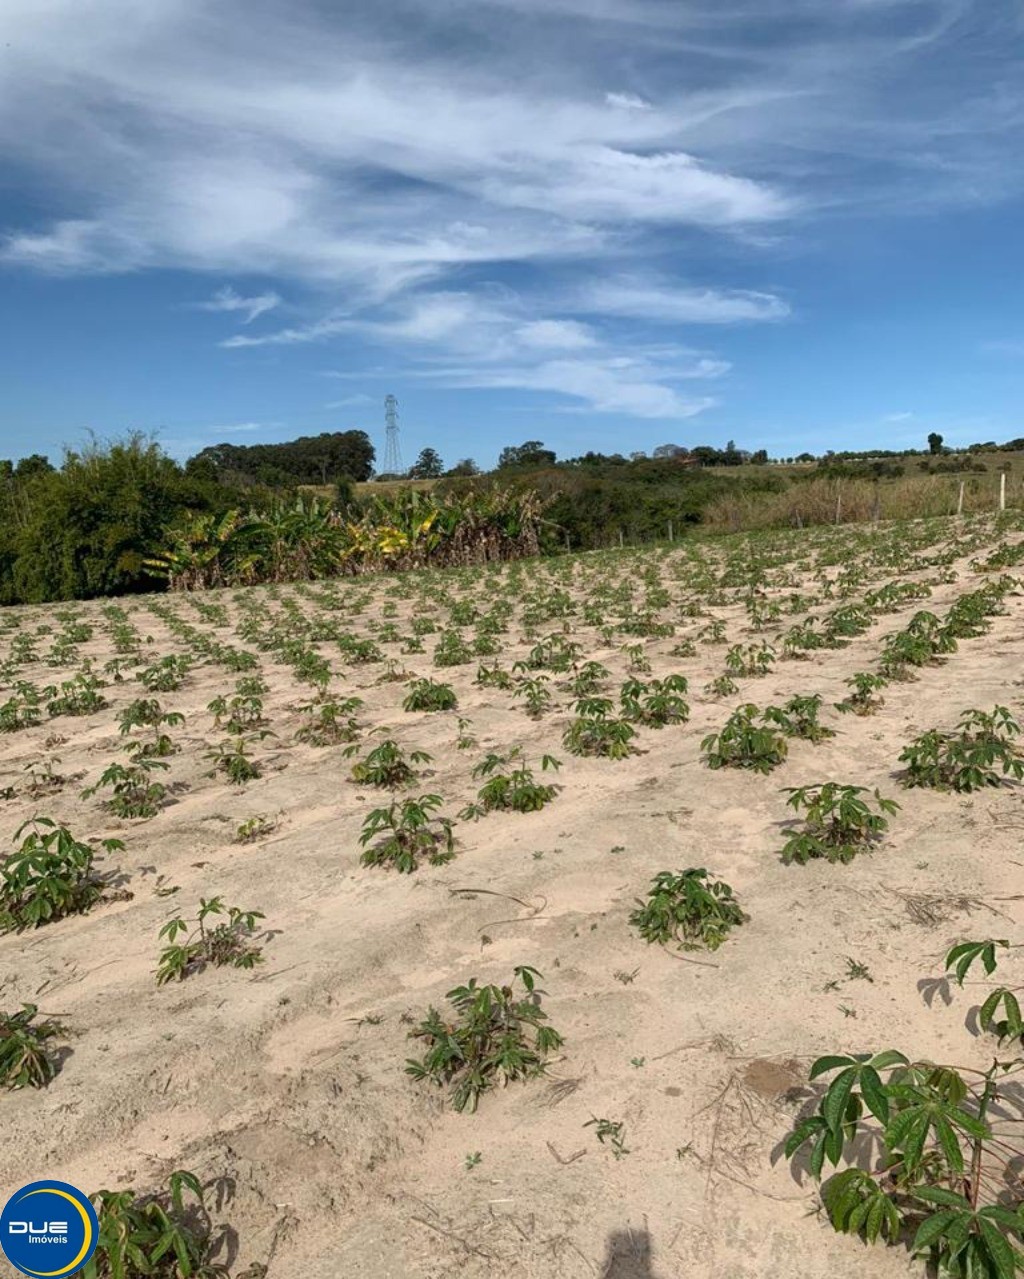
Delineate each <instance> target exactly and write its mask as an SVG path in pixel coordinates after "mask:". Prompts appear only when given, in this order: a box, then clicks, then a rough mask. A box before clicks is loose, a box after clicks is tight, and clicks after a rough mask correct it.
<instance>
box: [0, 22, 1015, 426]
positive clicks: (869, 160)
mask: <svg viewBox="0 0 1024 1279" xmlns="http://www.w3.org/2000/svg"><path fill="white" fill-rule="evenodd" d="M421 7H422V6H421ZM414 8H415V6H414ZM82 9H83V6H82V4H81V0H5V3H4V44H5V45H8V46H9V50H8V52H10V53H11V56H8V57H5V59H4V74H3V77H2V79H0V162H2V163H4V165H5V171H7V172H11V173H17V175H18V180H19V184H20V183H23V184H24V186H25V191H26V197H27V198H26V199H25V201H24V207H25V208H28V209H33V210H35V209H42V210H44V213H43V214H42V215H31V216H30V215H25V217H24V218H23V220H22V221H21V223H15V224H13V225H12V224H11V223H10V222H8V225H7V226H6V228H5V232H4V234H3V235H0V265H6V266H8V267H19V268H22V269H26V270H33V271H39V272H49V273H51V274H54V273H56V274H59V273H65V274H67V273H76V272H124V271H140V270H147V269H179V270H187V271H192V272H197V273H204V274H205V276H207V277H212V279H213V281H214V282H215V283H218V282H219V281H221V280H224V279H238V280H243V279H251V278H257V279H260V280H268V281H273V283H274V286H275V287H274V288H273V289H271V288H270V286H269V284H268V286H267V288H266V289H265V290H262V289H261V291H260V292H259V293H257V294H254V295H253V296H251V297H249V296H244V295H242V294H239V293H238V292H237V291H236V290H235V289H234V288H231V287H227V288H222V289H220V290H219V291H218V292H217V293H215V294H214V295H213V297H212V298H211V299H209V300H208V301H206V302H204V303H201V304H200V305H201V306H202V307H203V309H206V310H210V311H216V312H223V313H224V314H226V315H233V316H235V317H237V319H238V320H239V322H240V328H241V329H242V330H243V331H241V332H236V333H234V334H232V335H230V336H228V337H227V338H226V339H225V341H224V342H223V343H222V346H224V347H225V348H227V349H229V350H236V351H241V350H244V349H246V348H256V347H262V346H274V347H279V348H282V349H287V348H291V347H301V346H305V345H309V344H313V343H332V344H337V345H343V344H345V343H348V342H352V343H359V344H372V345H376V346H380V347H383V348H385V349H386V350H387V352H388V357H387V358H388V361H389V367H398V368H401V367H402V365H403V364H404V363H406V362H407V361H408V363H409V367H411V369H412V371H413V374H414V375H417V376H428V375H429V376H439V375H440V373H441V371H442V370H443V368H444V367H445V366H447V367H448V368H449V369H451V368H458V369H462V370H464V376H465V377H470V378H473V377H475V378H478V379H484V380H485V381H486V380H487V379H490V380H489V381H487V384H488V385H499V384H501V383H499V382H497V381H496V380H495V379H498V378H501V377H504V378H505V379H507V381H506V383H504V384H505V385H508V386H510V387H511V386H515V387H520V388H523V389H531V390H537V391H542V392H545V393H548V394H555V395H562V396H566V397H570V398H571V399H572V400H573V401H574V402H576V403H579V404H583V405H587V406H589V407H591V408H592V409H593V410H594V411H598V412H622V413H632V414H635V415H637V416H659V415H664V416H673V415H674V416H685V415H686V414H688V413H692V412H699V411H700V410H701V408H703V407H707V403H708V401H707V399H706V398H701V397H697V398H694V399H690V398H688V397H687V396H685V395H684V394H683V393H682V392H681V391H680V390H679V389H678V388H679V384H680V382H681V381H683V380H685V379H692V378H702V377H703V378H711V377H720V376H722V375H723V374H724V373H725V371H726V370H727V368H728V365H727V362H726V361H725V360H723V359H721V358H720V357H719V356H718V355H717V354H716V353H714V352H706V351H699V352H694V351H683V350H681V349H679V350H676V351H675V352H674V353H673V352H672V351H671V350H669V349H667V348H666V349H664V350H655V349H654V348H652V346H651V341H652V338H651V328H652V327H653V326H680V325H691V324H692V325H719V326H726V325H733V324H745V323H755V322H772V321H780V320H784V319H786V317H787V316H789V315H790V313H791V307H790V303H789V302H788V301H787V299H786V298H785V297H784V296H781V295H780V294H779V293H778V292H775V291H767V290H755V289H744V288H737V287H731V286H733V285H735V283H736V282H737V280H738V281H739V282H740V283H743V277H738V276H737V273H736V271H737V262H738V261H739V262H743V263H746V264H749V263H750V262H751V261H754V262H756V263H760V262H761V261H762V260H763V256H762V255H764V254H765V253H768V252H770V251H771V248H772V246H773V245H775V244H776V243H778V240H779V238H780V237H783V236H793V239H794V241H795V239H796V237H795V235H794V232H795V231H798V230H800V229H801V225H802V223H803V222H804V221H805V220H808V219H810V218H812V217H814V216H816V215H817V214H819V213H820V212H822V211H823V210H827V209H833V208H837V209H843V210H849V209H851V208H855V209H857V210H860V211H863V210H865V209H868V210H870V211H871V212H873V213H874V212H885V213H889V214H893V213H895V212H897V211H898V212H899V215H900V216H903V211H904V210H907V209H911V210H913V209H918V208H920V207H922V206H928V207H934V206H936V205H942V204H947V205H948V204H953V205H955V204H958V203H963V202H970V203H986V202H991V201H992V200H994V199H996V198H1000V197H1001V196H1003V195H1005V194H1006V193H1008V192H1012V191H1016V190H1018V189H1019V187H1020V184H1021V181H1022V170H1021V166H1020V165H1019V164H1017V163H1016V150H1015V148H1016V138H1017V132H1018V130H1019V122H1020V119H1021V118H1022V117H1024V86H1022V84H1021V82H1020V79H1019V77H1017V78H1014V77H1013V75H1012V74H1010V72H1012V70H1013V69H1014V67H1013V64H1012V61H1010V60H1009V59H1010V58H1011V57H1012V55H1011V54H1009V53H1008V50H1011V49H1012V48H1013V47H1014V37H1016V36H1017V35H1019V33H1018V32H1017V31H1016V28H1015V26H1014V20H1013V19H1012V18H1011V15H1010V13H1009V9H1010V5H1009V0H1006V2H1005V3H1004V2H1003V0H999V2H998V3H990V4H989V5H987V6H984V7H983V6H981V5H980V4H979V3H977V2H976V0H906V3H902V2H901V0H886V2H885V3H883V2H882V0H836V3H834V4H833V5H831V6H827V5H822V4H821V3H820V0H787V3H785V4H783V3H770V4H765V3H763V0H762V2H761V3H758V2H757V0H687V3H686V4H672V3H664V2H663V0H479V3H478V4H477V5H474V6H467V5H465V4H464V3H462V0H437V3H435V4H433V5H431V6H430V7H429V11H430V21H429V22H427V21H423V22H419V21H417V22H405V21H404V20H403V18H402V14H401V12H400V11H399V10H396V9H395V7H394V6H388V5H381V4H380V3H379V0H372V2H371V0H349V3H347V4H346V5H345V6H342V7H341V8H339V7H338V6H330V5H323V4H318V3H315V2H314V0H261V3H260V4H258V5H256V6H250V5H245V4H243V3H242V0H217V3H211V0H145V3H143V4H139V3H138V2H137V0H88V3H87V5H86V6H85V9H86V14H85V18H86V19H87V20H83V12H82ZM496 10H508V11H509V13H506V14H505V15H504V16H503V17H501V19H500V22H501V31H502V39H501V40H500V41H496V40H495V38H494V36H495V26H494V23H495V21H496V12H495V11H496ZM968 13H969V14H970V15H971V22H972V25H971V39H972V46H971V47H972V58H971V60H969V62H967V63H965V62H964V60H963V58H962V50H961V46H960V45H959V43H958V42H957V41H956V40H955V39H954V38H953V37H954V36H955V35H956V34H957V32H958V27H957V23H958V21H960V19H961V18H962V17H963V15H965V14H968ZM510 14H511V15H516V14H518V16H519V19H520V20H512V17H510ZM897 19H898V21H897ZM453 37H457V38H453ZM567 49H571V51H572V56H571V57H567V55H566V50H567ZM12 51H13V52H12ZM609 85H613V86H619V87H618V88H616V89H614V90H609V89H608V86H609ZM626 85H629V86H636V88H635V89H631V88H626V87H625V86H626ZM641 89H642V92H640V91H638V90H641ZM740 241H742V258H737V256H736V254H735V249H736V245H737V243H738V242H740ZM708 246H711V247H712V249H713V251H712V252H710V253H709V252H707V251H706V250H707V249H708ZM726 259H728V266H729V270H728V275H727V276H725V277H724V278H726V279H727V280H728V284H729V286H727V285H726V284H724V283H721V282H718V281H716V279H715V277H714V275H713V272H714V265H715V263H717V262H722V261H725V260H726ZM749 269H751V271H752V274H753V275H754V277H755V278H763V277H764V274H765V272H764V268H763V267H762V266H761V265H757V266H756V267H754V268H749ZM496 278H498V279H500V280H502V281H503V282H505V285H507V284H508V282H509V281H513V282H514V291H513V290H512V289H511V288H506V289H499V288H497V287H496V286H495V285H494V283H493V281H494V280H495V279H496ZM694 278H700V279H702V280H705V279H708V280H710V282H709V283H708V284H707V285H694V284H693V283H692V282H690V281H692V280H693V279H694ZM722 278H723V277H719V281H720V280H721V279H722ZM581 280H589V281H590V282H589V283H586V284H581V283H580V281H581ZM212 287H213V285H208V284H204V285H203V286H202V290H203V291H206V290H208V289H210V288H212ZM278 290H281V291H282V292H284V291H285V290H287V296H288V297H289V299H290V301H292V300H294V311H293V312H292V313H291V314H290V315H289V320H290V323H288V324H287V325H286V326H285V325H283V326H282V327H280V328H277V329H276V330H275V331H272V332H267V333H255V332H252V331H251V330H250V328H249V326H250V325H252V324H253V322H254V321H255V320H256V319H258V318H260V317H261V316H265V315H266V314H268V313H269V312H271V311H273V310H274V309H275V308H277V307H278V306H279V305H280V301H281V294H280V292H279V291H278ZM201 295H202V294H201V293H197V294H196V296H201ZM371 375H372V374H371V373H370V372H369V371H367V370H365V369H353V370H351V371H350V372H346V374H345V376H347V377H360V376H371ZM612 406H617V407H612Z"/></svg>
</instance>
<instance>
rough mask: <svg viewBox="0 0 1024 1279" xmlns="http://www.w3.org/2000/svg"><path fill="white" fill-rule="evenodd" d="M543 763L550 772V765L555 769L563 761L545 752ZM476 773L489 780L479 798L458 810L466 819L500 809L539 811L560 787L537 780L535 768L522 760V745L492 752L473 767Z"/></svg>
mask: <svg viewBox="0 0 1024 1279" xmlns="http://www.w3.org/2000/svg"><path fill="white" fill-rule="evenodd" d="M540 766H541V769H542V770H543V771H544V772H547V771H548V770H549V769H550V770H553V771H556V770H557V769H559V768H561V767H562V764H561V761H560V760H557V759H555V758H554V757H553V756H552V755H544V756H542V757H541V761H540ZM473 776H474V777H476V778H481V777H486V778H487V781H486V782H484V784H483V786H481V787H480V790H479V792H478V793H477V802H476V803H475V804H470V805H469V806H468V807H466V808H464V809H463V810H462V812H461V813H459V817H460V818H462V819H463V820H465V819H467V818H477V817H482V816H483V815H484V814H485V813H493V812H496V811H499V810H508V811H511V812H515V813H537V812H539V811H540V810H541V809H542V808H543V807H544V805H545V804H549V803H550V802H551V800H553V799H554V798H555V796H556V795H557V794H558V790H559V788H558V786H556V785H554V784H552V783H545V782H538V781H537V779H536V778H535V776H534V773H533V769H532V768H530V766H529V765H528V764H527V763H526V762H525V761H524V760H523V752H522V749H521V748H520V747H518V746H516V747H514V748H513V749H512V750H511V751H509V752H508V753H507V754H504V755H499V754H495V753H493V752H492V753H491V754H490V755H488V756H487V758H486V759H484V760H481V762H480V763H479V764H477V766H476V767H475V768H474V769H473Z"/></svg>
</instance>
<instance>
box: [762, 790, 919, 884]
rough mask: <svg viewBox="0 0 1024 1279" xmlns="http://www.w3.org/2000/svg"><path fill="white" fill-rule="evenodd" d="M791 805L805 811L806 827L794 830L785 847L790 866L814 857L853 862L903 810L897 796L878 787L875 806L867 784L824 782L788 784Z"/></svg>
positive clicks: (799, 810)
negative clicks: (887, 795) (894, 816)
mask: <svg viewBox="0 0 1024 1279" xmlns="http://www.w3.org/2000/svg"><path fill="white" fill-rule="evenodd" d="M785 789H786V793H787V794H788V795H789V799H788V800H787V801H786V802H787V804H788V805H789V807H790V808H793V809H795V810H796V811H797V812H798V813H803V815H804V817H803V829H801V830H797V831H794V832H793V833H792V834H791V835H790V837H789V839H787V840H786V843H785V844H784V845H783V848H782V860H783V862H784V863H786V864H787V865H788V864H789V863H790V862H797V863H799V864H800V865H801V866H803V865H806V863H807V862H809V861H811V860H813V859H814V858H824V859H825V860H826V861H830V862H850V861H852V860H853V859H854V857H856V856H857V854H858V853H863V852H867V851H869V850H870V849H871V848H872V846H873V845H874V844H876V843H877V842H878V841H879V840H880V839H881V838H882V836H883V835H884V834H885V832H886V831H887V830H888V829H889V820H888V819H889V817H891V816H892V815H893V814H894V813H896V812H898V811H899V807H900V806H899V804H897V803H896V801H895V800H894V799H886V798H884V797H883V796H882V795H880V794H879V792H878V791H877V790H876V791H875V792H874V808H873V807H872V804H871V801H870V799H865V798H864V796H865V795H868V794H869V791H868V789H867V787H865V786H844V785H842V784H841V783H840V782H822V783H820V784H818V785H816V786H787V787H786V788H785Z"/></svg>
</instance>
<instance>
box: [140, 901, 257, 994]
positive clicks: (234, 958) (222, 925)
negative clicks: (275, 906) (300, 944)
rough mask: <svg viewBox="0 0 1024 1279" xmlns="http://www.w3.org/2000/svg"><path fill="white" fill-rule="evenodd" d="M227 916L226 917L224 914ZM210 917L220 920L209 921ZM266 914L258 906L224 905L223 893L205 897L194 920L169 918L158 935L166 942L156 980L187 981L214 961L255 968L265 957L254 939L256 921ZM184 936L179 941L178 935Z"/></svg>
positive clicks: (216, 965) (218, 965) (215, 964)
mask: <svg viewBox="0 0 1024 1279" xmlns="http://www.w3.org/2000/svg"><path fill="white" fill-rule="evenodd" d="M225 915H226V916H227V918H226V919H224V918H223V916H225ZM211 918H213V919H216V920H217V921H218V922H217V923H214V924H212V925H211V924H208V922H207V921H208V920H210V919H211ZM263 918H265V916H264V915H263V914H262V912H260V911H258V910H243V909H242V908H241V907H240V906H225V905H224V901H223V899H222V898H220V897H208V898H207V897H204V898H201V899H200V901H199V910H198V912H197V913H196V917H195V919H193V920H189V921H187V922H186V921H185V920H184V919H182V918H181V916H178V917H177V918H175V919H171V920H168V921H167V923H166V924H164V926H163V927H162V928H161V929H160V933H159V936H160V937H161V938H165V939H166V941H167V945H166V946H165V947H164V949H163V950H162V951H161V952H160V960H159V963H158V964H157V970H156V984H157V985H158V986H163V985H166V983H167V982H169V981H184V980H185V978H186V977H191V976H192V975H193V974H194V973H199V972H202V971H203V969H204V968H207V967H209V966H210V965H213V966H214V967H216V968H223V967H225V966H229V967H231V968H252V967H254V966H255V965H256V964H258V963H261V962H262V960H263V953H262V947H260V946H256V945H254V943H253V938H254V937H255V936H256V933H257V932H258V929H257V927H256V921H257V920H260V919H263ZM180 936H184V940H183V941H181V942H179V941H178V940H177V938H178V937H180Z"/></svg>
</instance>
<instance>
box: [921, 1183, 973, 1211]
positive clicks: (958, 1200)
mask: <svg viewBox="0 0 1024 1279" xmlns="http://www.w3.org/2000/svg"><path fill="white" fill-rule="evenodd" d="M911 1193H912V1194H913V1196H914V1198H915V1199H923V1200H924V1201H925V1203H934V1204H946V1205H947V1206H948V1207H950V1208H962V1209H965V1210H966V1211H968V1212H969V1211H970V1208H971V1205H970V1202H969V1201H968V1200H967V1199H965V1198H964V1196H963V1195H958V1194H956V1192H955V1191H952V1190H946V1189H945V1187H943V1186H915V1187H914V1189H913V1191H912V1192H911Z"/></svg>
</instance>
